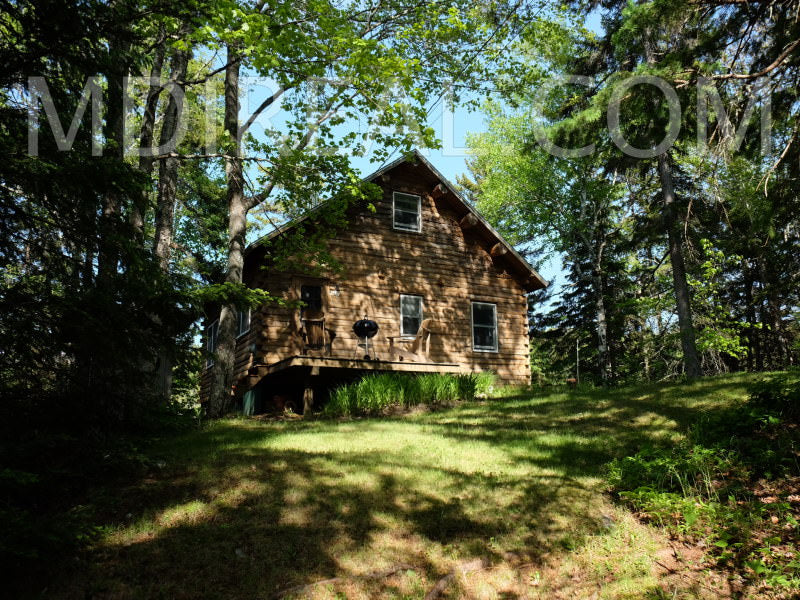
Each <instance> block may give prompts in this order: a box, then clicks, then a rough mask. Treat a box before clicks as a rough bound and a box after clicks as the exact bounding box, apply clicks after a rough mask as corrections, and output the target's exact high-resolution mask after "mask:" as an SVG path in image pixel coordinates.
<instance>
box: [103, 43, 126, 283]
mask: <svg viewBox="0 0 800 600" xmlns="http://www.w3.org/2000/svg"><path fill="white" fill-rule="evenodd" d="M128 47H129V44H128V43H127V42H125V43H122V44H121V45H120V46H119V47H116V46H114V47H111V48H110V49H109V53H110V54H111V55H112V56H114V55H116V59H117V64H118V65H119V68H118V69H114V70H112V71H111V72H109V73H107V79H108V104H107V107H108V108H107V111H106V123H105V128H104V134H105V138H106V139H105V141H106V148H105V152H104V153H105V154H106V155H107V156H112V157H114V158H116V159H118V160H119V161H120V162H122V160H123V158H124V157H123V153H124V147H123V145H124V127H125V115H124V114H123V111H122V99H123V93H124V90H123V77H124V76H125V75H127V70H126V67H125V59H124V57H125V53H126V52H127V50H128ZM120 204H121V201H120V197H119V195H118V194H117V193H116V192H109V193H107V194H106V195H105V196H104V197H103V200H102V206H101V210H100V236H99V244H98V253H97V279H98V282H99V284H100V285H101V286H103V288H104V289H105V290H108V291H110V290H112V289H113V288H112V284H111V280H112V278H113V277H114V275H115V274H116V273H117V267H118V264H119V252H118V245H119V240H118V239H117V236H118V235H119V233H120V232H119V214H120Z"/></svg>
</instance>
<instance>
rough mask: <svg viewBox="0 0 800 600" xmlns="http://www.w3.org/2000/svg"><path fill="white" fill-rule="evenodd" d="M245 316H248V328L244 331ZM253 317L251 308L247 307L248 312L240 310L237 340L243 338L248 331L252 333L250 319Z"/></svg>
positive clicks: (237, 316)
mask: <svg viewBox="0 0 800 600" xmlns="http://www.w3.org/2000/svg"><path fill="white" fill-rule="evenodd" d="M243 315H247V328H246V329H242V322H243V319H242V316H243ZM251 316H252V315H251V313H250V307H249V306H248V307H247V309H246V310H239V311H237V312H236V331H237V333H236V338H237V339H238V338H240V337H242V336H243V335H244V334H246V333H247V332H248V331H250V318H251Z"/></svg>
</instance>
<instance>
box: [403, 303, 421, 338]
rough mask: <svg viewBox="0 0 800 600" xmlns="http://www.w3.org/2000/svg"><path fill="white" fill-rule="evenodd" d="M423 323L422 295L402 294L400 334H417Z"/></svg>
mask: <svg viewBox="0 0 800 600" xmlns="http://www.w3.org/2000/svg"><path fill="white" fill-rule="evenodd" d="M420 325H422V296H407V295H406V294H400V335H407V336H411V337H413V336H415V335H417V332H418V331H419V328H420Z"/></svg>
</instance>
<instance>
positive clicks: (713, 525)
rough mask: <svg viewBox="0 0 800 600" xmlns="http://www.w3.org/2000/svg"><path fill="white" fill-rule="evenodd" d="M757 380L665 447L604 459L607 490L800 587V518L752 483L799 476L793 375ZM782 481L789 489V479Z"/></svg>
mask: <svg viewBox="0 0 800 600" xmlns="http://www.w3.org/2000/svg"><path fill="white" fill-rule="evenodd" d="M792 381H793V380H792V379H791V378H789V377H786V376H775V377H771V378H769V379H765V380H763V381H761V382H759V384H757V385H756V386H755V387H754V389H753V390H752V393H751V395H750V397H749V398H748V400H747V401H746V402H742V403H740V404H738V405H734V406H732V407H731V408H729V409H728V410H725V411H722V412H718V413H715V414H706V415H703V416H702V417H701V418H700V419H698V420H697V421H696V422H695V423H694V425H692V426H691V427H690V428H689V430H688V431H687V435H686V438H685V439H684V440H683V441H681V442H679V443H678V444H676V445H674V446H671V447H658V448H645V449H642V450H640V451H639V452H637V453H636V454H634V455H632V456H627V457H624V458H621V459H616V460H614V461H613V462H611V463H610V464H609V467H608V480H609V483H610V484H611V488H612V490H613V491H614V492H615V493H616V494H617V496H618V497H619V498H620V499H621V500H622V501H623V502H625V503H626V504H628V505H629V506H631V507H632V508H633V509H634V510H635V511H637V512H638V513H639V514H640V515H642V516H643V517H645V518H646V519H648V520H650V521H651V522H653V523H655V524H657V525H659V526H662V527H665V528H666V529H668V530H669V531H670V532H672V533H673V534H676V535H683V536H688V537H690V538H693V539H702V540H704V541H705V544H706V547H707V548H708V549H709V550H708V552H709V554H710V555H711V556H713V557H714V558H715V559H716V560H717V562H718V563H719V564H721V565H725V566H729V567H734V568H737V569H740V570H741V571H742V572H743V573H744V574H746V575H747V576H748V577H751V578H753V579H759V580H761V581H764V582H766V583H767V584H770V585H779V586H785V587H791V588H800V560H796V559H794V558H793V557H794V556H797V555H798V545H799V544H798V532H800V523H799V522H798V521H800V519H798V518H797V513H796V510H795V509H793V508H792V507H791V506H790V504H789V503H787V502H786V501H785V500H781V499H780V498H779V497H777V496H776V497H773V498H771V499H770V501H767V499H766V498H765V497H763V494H762V495H761V496H758V495H756V493H755V490H756V488H758V487H759V486H761V485H762V483H760V482H761V481H762V480H763V479H766V480H768V481H773V482H775V484H774V485H775V486H776V487H777V489H780V487H781V480H783V478H788V479H787V480H786V481H789V482H791V481H792V479H791V478H794V477H797V476H798V475H800V464H798V461H797V456H796V446H797V444H796V433H795V429H794V428H793V427H792V426H788V427H787V421H788V422H789V423H792V422H796V420H797V418H798V416H800V405H799V404H800V395H799V394H798V389H797V383H796V378H795V380H794V383H793V382H792ZM786 489H791V486H789V487H788V488H786Z"/></svg>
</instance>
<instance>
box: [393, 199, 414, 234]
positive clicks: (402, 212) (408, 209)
mask: <svg viewBox="0 0 800 600" xmlns="http://www.w3.org/2000/svg"><path fill="white" fill-rule="evenodd" d="M419 212H420V199H419V197H418V196H412V195H410V194H398V193H395V194H394V216H393V219H394V221H393V222H394V227H395V228H396V229H405V230H407V231H419V230H420V215H419Z"/></svg>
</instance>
